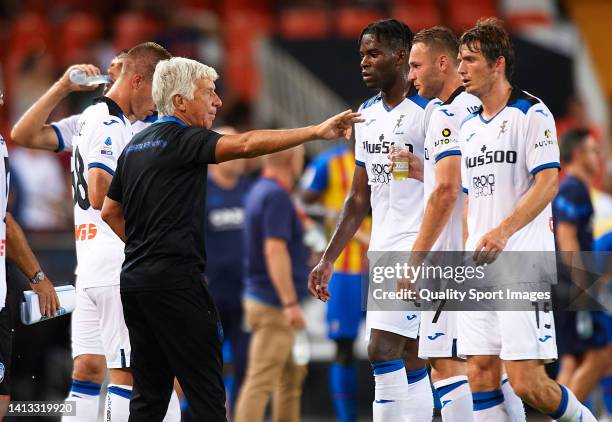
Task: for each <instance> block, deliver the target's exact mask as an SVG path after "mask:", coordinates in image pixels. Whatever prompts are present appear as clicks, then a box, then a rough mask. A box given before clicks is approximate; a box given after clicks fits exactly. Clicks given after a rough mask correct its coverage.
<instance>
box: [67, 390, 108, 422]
mask: <svg viewBox="0 0 612 422" xmlns="http://www.w3.org/2000/svg"><path fill="white" fill-rule="evenodd" d="M100 387H101V385H100V384H97V383H95V382H88V381H77V380H72V386H71V387H70V392H69V393H68V397H67V398H66V402H74V406H76V416H62V422H96V421H97V420H98V408H99V406H100Z"/></svg>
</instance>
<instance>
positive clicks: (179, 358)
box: [102, 57, 362, 422]
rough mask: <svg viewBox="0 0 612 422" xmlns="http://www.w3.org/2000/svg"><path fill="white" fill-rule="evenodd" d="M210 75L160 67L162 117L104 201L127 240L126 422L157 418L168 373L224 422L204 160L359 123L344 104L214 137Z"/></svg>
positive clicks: (191, 67) (198, 67)
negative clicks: (313, 116)
mask: <svg viewBox="0 0 612 422" xmlns="http://www.w3.org/2000/svg"><path fill="white" fill-rule="evenodd" d="M216 79H217V73H216V71H215V70H214V69H213V68H211V67H208V66H206V65H203V64H201V63H199V62H197V61H194V60H189V59H185V58H181V57H175V58H172V59H170V60H166V61H162V62H160V63H159V64H158V65H157V67H156V69H155V74H154V76H153V98H154V100H155V103H156V105H157V109H158V111H159V115H160V117H161V118H160V119H159V120H158V121H157V122H156V123H155V124H154V125H152V126H151V127H150V128H148V129H145V130H144V131H142V132H140V133H139V134H138V135H136V136H135V137H134V138H133V139H132V141H131V142H130V143H129V144H128V145H127V146H126V148H125V149H124V151H123V153H122V154H121V157H120V158H119V162H118V165H117V170H116V172H115V176H114V178H113V182H112V184H111V187H110V189H109V191H108V195H107V198H106V199H105V202H104V206H103V211H102V216H103V219H104V221H106V222H107V223H108V224H109V226H110V227H112V228H113V230H114V231H115V233H117V235H118V236H119V237H121V238H122V239H124V240H125V242H126V245H125V261H124V264H123V268H122V271H121V300H122V302H123V310H124V316H125V322H126V325H127V327H128V330H129V333H130V341H131V343H132V358H133V376H134V391H133V395H132V401H131V403H130V419H129V420H130V421H131V422H134V421H147V422H152V421H161V420H162V418H163V416H164V412H165V409H166V407H167V404H168V400H169V398H170V394H171V392H172V381H173V378H174V376H175V375H176V377H177V378H178V380H179V383H180V384H181V387H182V388H183V391H184V392H185V395H186V397H187V400H188V401H189V404H190V406H191V408H192V410H193V412H194V414H195V415H196V418H197V419H198V420H201V421H207V422H215V421H225V420H226V416H225V406H224V403H225V392H224V388H223V379H222V373H221V368H222V361H221V342H222V337H223V333H222V329H221V325H220V322H219V317H218V314H217V311H216V308H215V305H214V303H213V300H212V298H211V296H210V294H209V292H208V289H207V287H206V286H205V284H204V283H203V282H202V274H203V273H204V271H205V268H206V251H205V248H204V246H203V245H204V233H205V225H206V220H205V219H204V213H205V203H206V173H207V165H208V164H215V163H220V162H223V161H229V160H233V159H237V158H248V157H256V156H259V155H264V154H269V153H272V152H277V151H281V150H284V149H288V148H291V147H294V146H296V145H300V144H302V143H304V142H307V141H312V140H315V139H337V138H339V137H346V136H349V135H350V132H351V126H352V124H353V123H355V122H360V121H362V119H360V118H359V114H358V113H353V112H352V111H351V110H347V111H345V112H343V113H340V114H338V115H336V116H334V117H332V118H330V119H328V120H326V121H325V122H323V123H320V124H319V125H316V126H308V127H304V128H298V129H289V130H257V131H251V132H246V133H242V134H236V135H221V134H218V133H216V132H213V131H211V130H209V128H210V127H211V126H212V124H213V121H214V119H215V114H216V111H217V109H218V108H219V107H221V104H222V103H221V99H220V98H219V97H218V96H217V94H216V92H215V83H214V81H215V80H216ZM213 247H216V246H215V245H213ZM237 265H239V263H237Z"/></svg>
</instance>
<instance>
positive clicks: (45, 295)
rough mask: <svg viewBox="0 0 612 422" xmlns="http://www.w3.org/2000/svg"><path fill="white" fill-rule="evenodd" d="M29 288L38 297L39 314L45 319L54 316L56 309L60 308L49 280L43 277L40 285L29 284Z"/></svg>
mask: <svg viewBox="0 0 612 422" xmlns="http://www.w3.org/2000/svg"><path fill="white" fill-rule="evenodd" d="M30 286H31V287H32V290H34V292H35V293H36V294H37V295H38V303H39V305H40V314H41V315H43V316H47V317H51V316H55V314H56V313H57V309H58V308H59V306H60V302H59V298H58V297H57V292H56V291H55V288H54V287H53V283H51V280H49V279H48V278H47V277H46V276H45V278H44V279H43V280H42V281H41V282H40V283H37V284H33V283H30Z"/></svg>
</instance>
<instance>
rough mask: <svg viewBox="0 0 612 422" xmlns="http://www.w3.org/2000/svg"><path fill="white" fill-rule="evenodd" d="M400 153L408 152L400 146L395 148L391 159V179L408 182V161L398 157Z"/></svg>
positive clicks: (406, 158) (405, 158)
mask: <svg viewBox="0 0 612 422" xmlns="http://www.w3.org/2000/svg"><path fill="white" fill-rule="evenodd" d="M400 152H408V149H407V148H406V147H404V146H402V145H398V146H395V147H394V149H393V153H392V154H391V159H392V160H393V164H394V166H393V173H392V175H393V179H394V180H398V181H400V180H408V170H409V167H410V165H409V161H408V157H400Z"/></svg>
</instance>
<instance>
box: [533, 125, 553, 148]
mask: <svg viewBox="0 0 612 422" xmlns="http://www.w3.org/2000/svg"><path fill="white" fill-rule="evenodd" d="M554 144H555V141H554V139H553V137H552V131H551V130H550V129H546V130H545V131H544V139H543V140H542V141H538V142H536V143H535V144H534V145H533V148H534V149H538V148H542V147H546V146H549V145H554Z"/></svg>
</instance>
